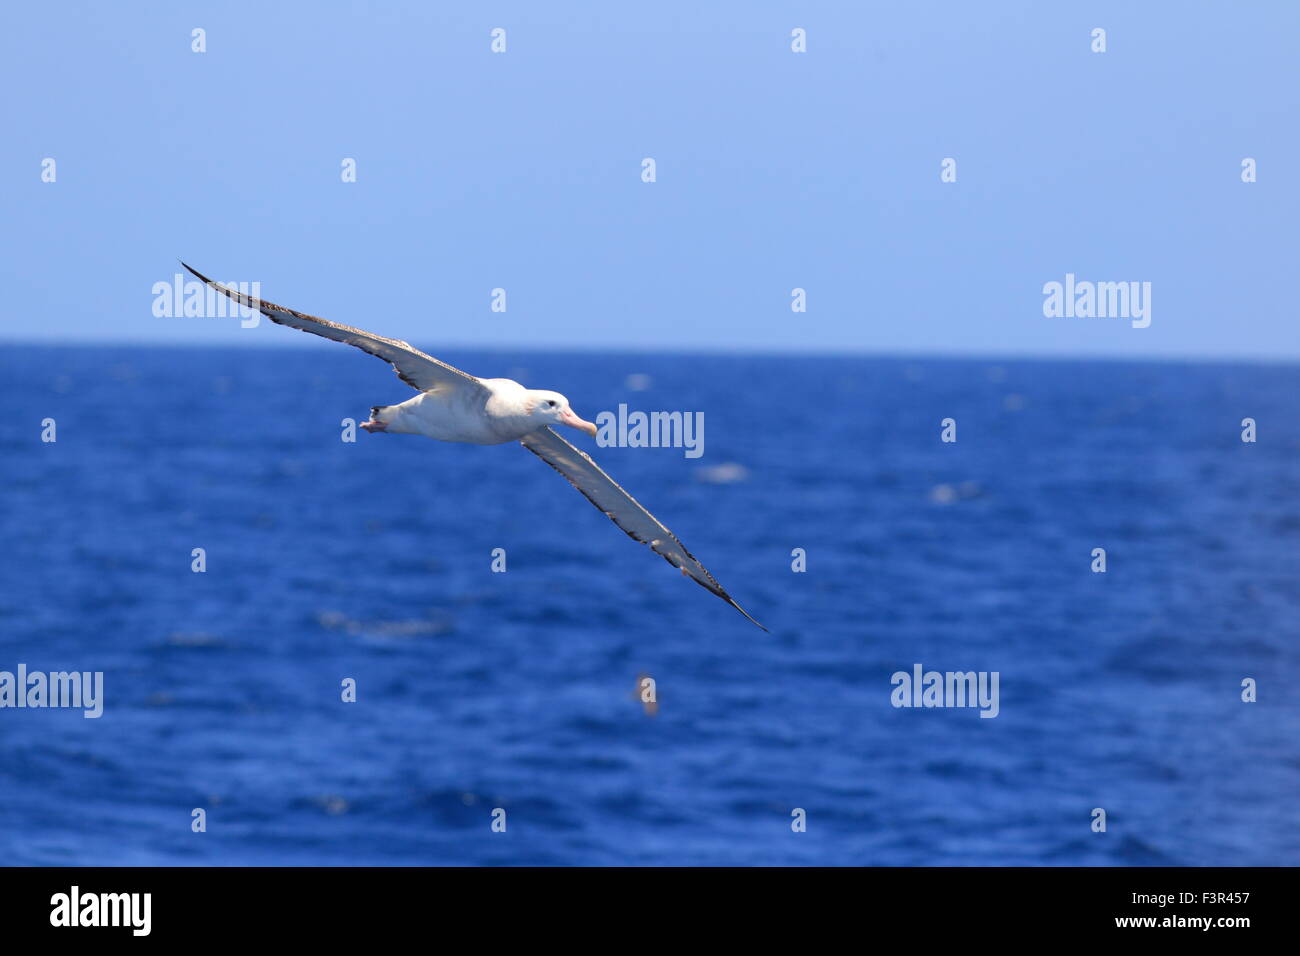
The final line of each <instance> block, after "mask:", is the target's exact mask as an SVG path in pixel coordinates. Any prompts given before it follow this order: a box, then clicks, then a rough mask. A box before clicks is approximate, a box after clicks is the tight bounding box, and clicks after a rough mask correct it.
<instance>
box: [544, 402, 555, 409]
mask: <svg viewBox="0 0 1300 956" xmlns="http://www.w3.org/2000/svg"><path fill="white" fill-rule="evenodd" d="M546 407H547V408H554V407H555V403H554V402H551V401H548V402H547V403H546Z"/></svg>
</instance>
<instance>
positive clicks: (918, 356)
mask: <svg viewBox="0 0 1300 956" xmlns="http://www.w3.org/2000/svg"><path fill="white" fill-rule="evenodd" d="M412 344H414V345H416V347H417V348H419V347H420V346H419V344H418V343H412ZM6 347H11V348H117V349H140V348H144V349H230V350H245V349H251V350H257V351H266V352H276V351H298V352H308V351H315V350H316V349H317V348H321V347H324V343H321V344H320V345H317V344H316V343H312V342H292V341H286V342H275V341H262V342H240V343H236V342H213V341H203V342H194V341H175V342H173V341H167V340H160V339H94V338H92V339H40V338H30V339H26V338H13V339H10V338H0V349H4V348H6ZM436 350H446V351H452V352H487V353H517V352H524V353H537V354H545V355H556V354H579V355H600V354H606V355H629V356H630V355H644V356H655V357H662V358H671V357H674V356H677V357H682V358H692V357H699V358H708V357H718V358H809V359H817V358H821V359H893V360H898V361H923V360H926V359H931V360H939V361H972V362H979V361H988V362H1117V363H1125V362H1127V363H1131V364H1140V363H1152V364H1167V365H1176V364H1184V365H1282V366H1287V365H1298V364H1300V356H1277V355H1254V354H1241V355H1227V356H1219V355H1213V354H1206V353H1200V352H1188V353H1167V354H1150V355H1116V354H1114V353H1110V352H1081V353H1073V354H1065V353H1058V352H1014V351H1011V352H996V351H989V352H980V351H974V352H972V351H944V350H942V349H934V350H928V351H924V352H917V351H908V350H906V349H903V350H887V349H882V350H873V349H867V348H841V349H833V348H802V349H801V348H797V347H795V348H786V349H778V348H764V347H757V348H739V349H737V348H726V347H724V346H707V345H706V346H687V347H678V348H668V349H665V348H661V347H658V346H644V345H625V346H592V345H559V346H557V345H546V344H542V345H526V346H518V347H510V346H505V345H481V344H479V345H476V344H469V343H465V344H455V343H450V342H443V343H442V344H440V345H438V346H437V347H436ZM425 351H428V350H427V349H425ZM429 354H433V353H432V352H430V353H429Z"/></svg>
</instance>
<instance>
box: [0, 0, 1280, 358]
mask: <svg viewBox="0 0 1300 956" xmlns="http://www.w3.org/2000/svg"><path fill="white" fill-rule="evenodd" d="M335 7H338V9H335ZM6 20H7V23H6V29H5V30H4V31H3V34H2V35H0V71H3V73H4V78H3V87H4V89H5V90H6V96H5V97H4V99H3V102H2V103H0V116H2V118H3V122H4V128H5V131H6V135H5V138H4V145H3V147H2V148H0V180H3V183H4V189H3V190H2V191H0V210H2V212H3V222H4V228H3V229H2V230H0V254H2V255H3V262H4V264H5V268H4V273H5V280H4V281H5V290H6V295H5V298H4V303H3V307H2V311H0V339H3V340H10V341H31V340H42V341H50V340H56V341H65V342H72V341H86V340H93V341H103V342H140V341H156V342H166V343H185V342H189V343H195V344H204V343H226V344H241V345H242V344H247V345H258V346H276V345H296V346H302V345H305V344H308V340H307V339H306V337H304V336H302V335H300V334H298V333H294V332H290V331H288V330H284V329H280V328H276V327H273V326H270V325H269V324H264V325H263V326H262V327H260V328H256V329H243V328H240V326H239V323H238V322H237V321H232V320H223V319H216V318H159V317H156V316H154V315H153V312H152V305H153V294H152V292H151V289H152V288H153V285H154V283H156V282H159V281H170V279H171V277H172V275H173V274H174V273H175V272H176V270H177V266H176V259H177V257H183V258H185V259H186V261H188V262H191V263H192V264H194V265H195V266H197V267H198V268H200V269H202V270H203V271H205V272H208V273H209V274H210V275H213V276H214V277H217V278H221V279H227V280H240V281H257V282H260V283H261V291H262V295H263V296H265V297H266V298H267V299H269V300H271V301H274V302H279V303H281V304H284V305H288V306H291V307H294V308H298V309H301V310H304V311H308V312H312V313H315V314H318V315H323V316H325V317H327V318H332V319H335V320H337V321H342V322H348V323H351V324H355V325H360V326H363V327H367V328H372V329H374V330H375V331H379V332H382V333H385V334H388V335H393V336H398V337H402V338H407V339H410V340H411V341H413V342H416V343H418V344H421V345H423V346H425V347H426V348H429V349H432V350H435V352H436V349H437V348H438V347H439V346H440V345H443V344H445V345H446V346H448V347H464V346H484V347H500V348H512V349H513V348H519V347H547V348H570V347H581V348H588V349H602V348H610V349H649V350H655V351H676V350H699V349H704V350H715V349H728V350H765V351H767V350H776V351H784V350H793V349H797V350H800V351H804V350H808V351H834V352H842V351H861V352H873V353H895V352H896V353H927V352H941V353H946V354H953V353H957V354H1004V355H1018V354H1041V355H1106V356H1115V357H1152V356H1165V357H1175V356H1206V357H1267V358H1295V357H1297V356H1300V334H1297V314H1296V305H1295V300H1294V299H1293V298H1292V297H1291V295H1290V288H1291V286H1292V284H1293V281H1294V279H1293V277H1294V275H1295V274H1296V268H1297V245H1298V244H1297V239H1296V222H1297V213H1300V203H1298V202H1297V199H1298V198H1300V185H1298V184H1297V173H1296V169H1297V165H1298V162H1300V157H1298V156H1297V152H1298V151H1297V146H1300V127H1298V123H1297V118H1298V117H1300V111H1298V110H1297V106H1298V105H1300V80H1298V78H1297V75H1296V74H1297V65H1298V64H1300V55H1297V54H1298V53H1300V50H1298V49H1297V48H1298V47H1300V4H1295V3H1289V2H1287V3H1284V2H1275V3H1251V4H1239V3H1237V4H1234V3H1219V4H1188V3H1173V2H1161V3H1142V4H1133V3H1086V4H1085V3H1078V4H1071V3H1048V2H1041V3H1001V2H999V3H988V4H973V3H956V2H948V3H928V4H920V3H909V4H867V3H842V4H821V3H794V2H789V3H754V2H744V3H740V2H736V3H686V2H682V3H674V2H662V3H661V2H656V3H653V4H605V3H583V4H577V3H571V4H566V3H554V4H549V3H548V4H538V3H516V4H511V3H410V4H403V3H389V4H353V5H348V6H347V7H346V8H343V6H342V5H333V4H330V5H324V4H307V3H299V2H289V3H263V2H255V3H221V4H215V3H214V4H198V3H175V4H167V5H161V4H159V5H153V4H142V3H141V4H126V5H117V4H98V3H79V4H67V3H58V2H55V3H50V4H40V5H33V4H27V5H18V6H15V7H13V8H12V9H11V10H9V11H7V17H6ZM195 27H202V28H203V29H204V30H206V42H207V52H206V53H202V54H197V53H193V52H191V48H190V47H191V30H192V29H194V28H195ZM495 27H501V28H504V29H505V30H506V31H507V33H506V37H507V44H508V47H507V52H506V53H504V54H494V53H492V52H491V50H490V47H489V45H490V35H489V34H490V31H491V30H492V29H493V28H495ZM795 27H801V28H803V29H805V30H806V31H807V37H808V40H807V43H808V52H807V53H804V54H795V53H792V52H791V50H790V32H791V30H792V29H793V28H795ZM1095 27H1103V28H1105V29H1106V31H1107V51H1106V52H1105V53H1100V54H1099V53H1093V52H1092V51H1091V49H1090V44H1091V38H1090V33H1091V31H1092V30H1093V28H1095ZM46 157H52V158H54V159H55V161H56V163H57V181H56V182H54V183H43V182H41V163H42V160H43V159H44V158H46ZM347 157H351V158H354V159H355V160H356V163H357V182H355V183H344V182H342V181H341V177H340V169H341V163H342V161H343V159H344V158H347ZM644 157H653V158H654V159H655V161H656V164H657V182H654V183H644V182H642V181H641V161H642V159H643V158H644ZM945 157H952V158H954V159H956V161H957V182H955V183H943V182H941V181H940V177H939V171H940V163H941V161H942V160H943V159H944V158H945ZM1245 157H1252V158H1254V159H1256V161H1257V163H1258V182H1255V183H1250V184H1246V183H1243V182H1242V181H1241V175H1240V173H1241V161H1242V159H1243V158H1245ZM1066 273H1074V274H1075V275H1076V276H1078V277H1079V278H1080V279H1090V280H1094V281H1143V282H1150V283H1151V285H1152V304H1151V306H1152V322H1151V325H1150V327H1149V328H1145V329H1134V328H1131V326H1130V323H1129V322H1128V321H1125V320H1122V319H1102V318H1068V319H1067V318H1047V317H1045V316H1044V315H1043V310H1042V303H1043V293H1042V287H1043V284H1044V283H1046V282H1049V281H1053V280H1056V281H1061V280H1063V278H1064V276H1065V274H1066ZM498 287H500V288H504V289H505V290H506V294H507V302H508V309H507V311H506V312H505V313H494V312H492V311H490V309H489V305H490V296H491V291H492V289H494V288H498ZM795 287H800V288H804V289H806V290H807V302H808V311H807V312H806V313H804V314H795V313H793V312H791V309H790V298H791V290H792V289H793V288H795ZM326 347H331V346H326Z"/></svg>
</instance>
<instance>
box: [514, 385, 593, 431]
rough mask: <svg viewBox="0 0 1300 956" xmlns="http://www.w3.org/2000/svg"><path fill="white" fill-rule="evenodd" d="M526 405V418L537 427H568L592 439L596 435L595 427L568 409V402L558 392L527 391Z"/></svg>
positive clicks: (534, 389) (536, 389) (533, 389)
mask: <svg viewBox="0 0 1300 956" xmlns="http://www.w3.org/2000/svg"><path fill="white" fill-rule="evenodd" d="M528 405H529V412H528V417H529V418H531V419H532V420H533V421H535V422H537V423H538V425H539V427H540V426H541V425H568V426H569V427H570V428H576V429H578V431H580V432H586V433H587V434H588V435H591V436H592V437H593V438H594V437H595V435H596V426H595V425H594V424H592V423H591V422H588V421H583V420H582V419H581V418H579V417H578V416H577V415H575V414H574V412H573V409H572V408H570V407H569V400H568V399H567V398H565V397H564V396H563V395H561V394H560V393H559V392H548V391H546V390H545V389H539V388H531V389H529V390H528Z"/></svg>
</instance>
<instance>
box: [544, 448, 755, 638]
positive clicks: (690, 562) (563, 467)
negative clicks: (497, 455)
mask: <svg viewBox="0 0 1300 956" xmlns="http://www.w3.org/2000/svg"><path fill="white" fill-rule="evenodd" d="M520 442H521V443H522V444H523V446H524V447H525V448H527V449H528V450H529V451H531V452H532V453H533V454H534V455H536V456H537V457H538V458H540V459H542V461H544V462H546V463H547V464H548V465H550V466H551V467H552V468H554V469H555V470H556V471H558V472H559V473H560V474H562V475H563V476H564V477H565V478H566V479H568V481H569V484H571V485H573V487H575V488H577V489H578V490H579V491H581V492H582V493H583V495H585V496H586V498H587V500H588V501H590V502H591V503H592V504H593V505H595V506H596V507H597V508H599V509H600V510H601V511H603V512H605V515H606V517H608V518H609V519H610V520H611V521H613V522H614V524H616V525H618V526H619V527H620V528H622V529H623V530H624V531H625V532H627V534H628V536H629V537H632V538H635V539H636V540H637V541H640V542H641V543H642V544H646V545H649V546H650V549H651V550H652V551H654V552H655V553H656V554H658V555H661V556H662V557H663V559H664V560H665V561H667V562H668V563H669V564H671V565H672V566H673V567H675V568H680V569H681V571H682V573H683V574H685V575H686V576H687V577H689V578H691V579H692V580H693V581H695V582H696V583H697V584H699V585H700V586H701V587H703V588H706V589H707V590H709V591H711V592H713V593H714V594H716V595H717V596H718V597H720V598H722V600H724V601H726V602H727V603H728V604H730V605H731V606H732V607H734V608H735V609H736V610H737V611H739V612H740V613H741V614H744V615H745V617H748V618H749V619H750V620H751V621H754V619H753V618H752V617H749V613H748V612H747V611H746V610H745V609H744V608H743V607H741V606H740V605H739V604H737V603H736V602H735V601H733V600H732V599H731V595H730V594H728V593H727V592H726V591H725V590H723V588H722V585H720V584H719V583H718V582H717V581H716V580H715V579H714V577H713V575H711V574H710V573H709V572H708V569H707V568H705V567H704V565H702V564H700V562H699V561H697V560H696V558H695V555H693V554H691V553H690V552H689V551H687V550H686V546H685V545H683V544H682V543H681V542H680V541H678V540H677V536H676V535H675V534H673V533H672V532H671V531H669V530H668V529H667V528H665V527H664V526H663V524H662V523H661V522H660V521H659V519H658V518H656V517H655V516H654V515H652V514H651V513H650V512H648V511H646V510H645V508H643V507H642V506H641V504H640V503H639V502H638V501H637V500H636V499H635V498H633V497H632V496H631V495H629V494H628V493H627V492H626V491H624V490H623V489H622V488H620V487H619V486H618V483H617V482H615V481H614V479H613V478H611V477H609V475H607V474H605V472H604V471H603V470H602V469H601V467H600V466H599V465H597V464H596V463H595V462H594V461H592V460H591V456H590V455H588V454H587V453H586V452H583V451H580V450H579V449H577V448H574V447H573V446H572V445H570V444H569V443H568V442H567V441H565V440H564V439H563V438H561V437H560V436H559V435H557V434H556V433H555V432H554V431H552V430H551V429H550V428H543V429H541V430H539V431H535V432H532V433H530V434H528V435H525V436H524V437H523V438H521V439H520ZM754 623H755V624H758V621H754ZM758 626H759V627H763V625H762V624H758ZM763 630H765V631H766V630H767V628H765V627H763Z"/></svg>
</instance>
